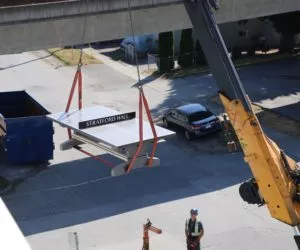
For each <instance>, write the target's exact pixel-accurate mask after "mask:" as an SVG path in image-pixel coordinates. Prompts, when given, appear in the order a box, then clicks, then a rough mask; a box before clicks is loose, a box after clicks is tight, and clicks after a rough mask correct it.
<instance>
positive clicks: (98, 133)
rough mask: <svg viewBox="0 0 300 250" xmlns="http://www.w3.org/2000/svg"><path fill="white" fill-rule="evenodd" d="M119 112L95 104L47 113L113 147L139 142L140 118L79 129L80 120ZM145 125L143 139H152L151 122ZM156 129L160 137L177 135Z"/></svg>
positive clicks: (146, 122) (80, 133) (160, 128)
mask: <svg viewBox="0 0 300 250" xmlns="http://www.w3.org/2000/svg"><path fill="white" fill-rule="evenodd" d="M124 113H127V112H124ZM118 114H123V112H122V113H121V112H118V111H116V110H113V109H110V108H107V107H103V106H94V107H88V108H83V109H81V110H72V111H69V112H67V113H65V112H60V113H56V114H50V115H47V117H48V118H49V119H51V120H53V121H54V122H57V123H58V124H60V125H62V126H65V127H68V128H70V129H72V130H74V131H75V132H76V133H77V134H79V135H83V136H86V137H88V138H90V139H93V140H94V141H96V142H103V143H106V144H109V145H110V146H112V147H122V146H126V145H131V144H136V143H138V142H139V120H138V119H137V118H135V119H132V120H128V121H122V122H117V123H111V124H107V125H101V126H97V127H91V128H86V129H81V130H80V129H79V122H82V121H88V120H93V119H99V118H104V117H108V116H114V115H118ZM136 115H137V116H138V114H136ZM143 126H144V129H143V140H144V141H148V140H152V139H153V134H152V130H151V126H150V123H149V122H148V121H145V120H144V121H143ZM155 129H156V133H157V136H158V138H159V139H163V138H166V137H169V136H173V135H175V132H173V131H170V130H168V129H165V128H162V127H159V126H155Z"/></svg>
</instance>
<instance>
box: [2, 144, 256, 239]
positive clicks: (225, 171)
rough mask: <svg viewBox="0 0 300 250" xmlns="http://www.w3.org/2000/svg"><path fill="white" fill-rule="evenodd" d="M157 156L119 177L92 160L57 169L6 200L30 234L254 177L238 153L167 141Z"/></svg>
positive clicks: (22, 187)
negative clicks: (189, 149) (190, 148)
mask: <svg viewBox="0 0 300 250" xmlns="http://www.w3.org/2000/svg"><path fill="white" fill-rule="evenodd" d="M158 152H159V154H158V157H160V159H161V166H160V167H158V168H152V169H147V170H145V169H144V170H140V171H135V172H132V173H131V174H129V175H124V176H120V177H110V174H109V172H110V171H109V168H108V167H106V166H102V165H101V164H99V163H98V162H95V161H94V160H92V159H83V160H77V161H73V162H66V163H62V164H57V165H53V166H52V167H51V168H49V169H48V170H47V171H44V172H42V173H41V174H40V175H38V176H36V177H34V178H32V179H29V180H28V181H26V182H24V183H22V184H21V185H20V186H19V188H18V190H16V192H15V193H13V194H10V195H6V196H4V197H3V198H4V201H5V203H6V205H7V206H8V208H9V210H10V211H11V213H12V215H13V216H14V218H15V219H16V221H17V223H18V224H19V226H20V228H21V230H22V231H23V233H24V234H25V235H26V236H28V235H32V234H37V233H40V232H45V231H49V230H54V229H59V228H63V227H67V226H72V225H76V224H80V223H86V222H90V221H94V220H97V219H101V218H106V217H109V216H114V215H117V214H121V213H125V212H129V211H132V210H135V209H139V208H143V207H148V206H152V205H156V204H160V203H164V202H170V201H174V200H178V199H183V198H186V197H191V196H195V195H200V194H204V193H208V192H212V191H216V190H220V189H223V188H226V187H229V186H232V185H235V184H237V183H240V182H241V181H243V180H245V179H246V178H248V177H249V176H250V175H251V174H250V171H249V169H248V168H247V166H246V165H245V163H244V162H243V160H242V157H241V154H238V153H237V154H224V155H219V156H217V157H211V156H209V155H203V156H198V157H195V154H193V155H194V157H192V156H191V155H189V154H183V153H182V152H181V150H180V149H179V148H177V147H173V146H172V145H170V144H169V143H168V142H162V143H160V144H159V147H158ZM104 158H106V159H107V158H108V156H107V155H104ZM237 195H238V193H237Z"/></svg>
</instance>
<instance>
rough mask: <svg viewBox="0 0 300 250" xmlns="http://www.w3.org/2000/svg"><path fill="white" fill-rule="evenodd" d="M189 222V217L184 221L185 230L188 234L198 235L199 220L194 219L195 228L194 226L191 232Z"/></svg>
mask: <svg viewBox="0 0 300 250" xmlns="http://www.w3.org/2000/svg"><path fill="white" fill-rule="evenodd" d="M189 222H190V219H187V220H186V222H185V229H186V230H187V232H188V233H189V235H190V236H199V235H200V228H199V226H200V223H201V222H200V221H199V220H196V221H195V228H194V231H193V232H190V231H189Z"/></svg>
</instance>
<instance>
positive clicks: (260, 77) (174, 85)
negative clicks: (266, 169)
mask: <svg viewBox="0 0 300 250" xmlns="http://www.w3.org/2000/svg"><path fill="white" fill-rule="evenodd" d="M238 74H239V76H240V78H241V81H242V84H243V85H244V87H245V90H246V93H247V94H248V95H249V97H250V99H251V101H252V102H261V101H263V100H268V103H269V104H268V107H265V108H268V109H273V108H272V107H278V106H280V108H274V111H277V112H279V113H281V114H282V115H284V116H288V117H289V118H292V119H294V120H298V121H299V120H300V118H299V117H300V116H299V114H300V104H299V102H298V103H296V104H290V103H291V102H295V100H296V101H300V100H299V92H300V88H299V79H300V58H291V59H284V60H278V61H273V62H266V63H260V64H258V65H252V66H249V67H243V68H241V69H238ZM217 91H218V88H217V86H216V84H215V80H214V78H213V76H212V75H211V74H206V75H201V74H199V75H193V76H187V77H183V78H179V79H176V80H173V81H170V90H168V93H166V95H167V97H168V98H166V101H165V102H163V103H161V104H160V105H158V106H157V107H156V108H155V109H153V113H154V114H156V113H159V112H160V111H161V110H164V109H166V107H170V105H171V106H177V105H179V104H182V103H186V102H189V101H196V102H200V103H202V104H204V105H205V99H208V98H209V97H212V96H214V95H216V94H217ZM296 95H298V96H296ZM277 97H283V99H281V100H278V99H276V100H275V98H277ZM173 103H174V104H173ZM262 106H266V105H265V104H263V105H262Z"/></svg>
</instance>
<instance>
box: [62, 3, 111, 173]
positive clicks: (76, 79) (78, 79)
mask: <svg viewBox="0 0 300 250" xmlns="http://www.w3.org/2000/svg"><path fill="white" fill-rule="evenodd" d="M88 2H89V0H85V13H84V14H85V15H84V22H83V31H82V38H81V47H80V54H79V59H78V64H77V70H76V73H75V77H74V80H73V84H72V87H71V90H70V94H69V98H68V102H67V106H66V109H65V112H68V111H69V109H70V107H71V102H72V99H73V95H74V91H75V88H76V85H77V83H78V109H79V110H81V109H82V72H81V67H82V55H83V47H84V40H85V37H86V27H87V12H88ZM67 131H68V137H69V139H72V132H71V129H70V128H67ZM73 148H74V149H76V150H78V151H80V152H81V153H83V154H85V155H87V156H89V157H92V158H93V159H94V160H97V161H99V162H101V163H103V164H104V165H106V166H108V167H111V168H113V167H114V164H112V163H111V162H109V161H107V160H104V159H102V158H101V157H99V156H96V155H94V154H91V153H89V152H88V151H86V150H84V149H82V148H81V147H80V146H78V145H77V146H74V147H73Z"/></svg>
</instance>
